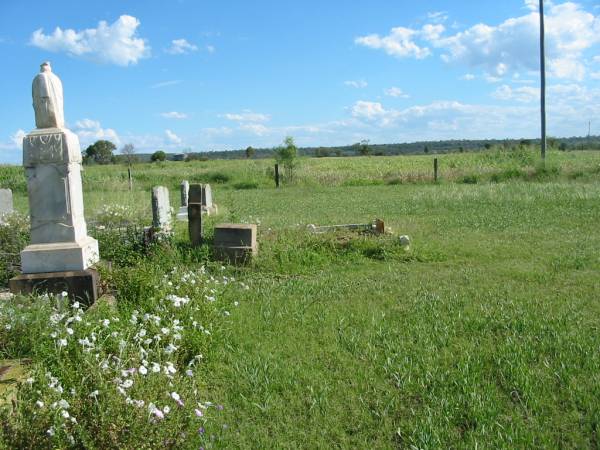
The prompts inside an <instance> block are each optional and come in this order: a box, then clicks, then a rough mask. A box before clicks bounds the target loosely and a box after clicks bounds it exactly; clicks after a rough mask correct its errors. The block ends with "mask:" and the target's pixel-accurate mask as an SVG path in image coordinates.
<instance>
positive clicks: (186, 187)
mask: <svg viewBox="0 0 600 450" xmlns="http://www.w3.org/2000/svg"><path fill="white" fill-rule="evenodd" d="M180 189H181V207H180V208H179V211H178V212H177V220H179V221H181V222H185V221H186V220H188V211H187V207H188V200H189V195H190V183H189V182H188V181H187V180H183V181H182V182H181V187H180Z"/></svg>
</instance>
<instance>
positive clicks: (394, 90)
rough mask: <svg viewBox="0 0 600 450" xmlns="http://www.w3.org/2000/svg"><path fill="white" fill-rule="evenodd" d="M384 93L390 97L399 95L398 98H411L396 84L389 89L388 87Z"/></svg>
mask: <svg viewBox="0 0 600 450" xmlns="http://www.w3.org/2000/svg"><path fill="white" fill-rule="evenodd" d="M384 93H385V95H387V96H388V97H397V98H409V97H410V96H409V95H408V94H406V93H405V92H404V91H403V90H402V89H400V88H399V87H395V86H393V87H391V88H389V89H386V90H385V91H384Z"/></svg>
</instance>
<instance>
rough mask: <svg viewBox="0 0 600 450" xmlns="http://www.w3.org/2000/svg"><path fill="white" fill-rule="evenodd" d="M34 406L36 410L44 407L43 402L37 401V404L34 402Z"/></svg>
mask: <svg viewBox="0 0 600 450" xmlns="http://www.w3.org/2000/svg"><path fill="white" fill-rule="evenodd" d="M35 406H37V407H38V408H43V407H44V402H42V401H40V400H38V401H37V402H35Z"/></svg>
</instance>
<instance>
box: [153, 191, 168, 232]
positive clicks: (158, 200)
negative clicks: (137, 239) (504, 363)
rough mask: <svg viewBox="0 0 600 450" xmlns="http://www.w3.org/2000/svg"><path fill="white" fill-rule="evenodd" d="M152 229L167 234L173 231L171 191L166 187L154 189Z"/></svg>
mask: <svg viewBox="0 0 600 450" xmlns="http://www.w3.org/2000/svg"><path fill="white" fill-rule="evenodd" d="M152 227H153V228H154V229H155V230H160V231H163V232H167V233H168V232H170V231H171V205H170V203H169V190H168V189H167V188H166V187H164V186H155V187H153V188H152Z"/></svg>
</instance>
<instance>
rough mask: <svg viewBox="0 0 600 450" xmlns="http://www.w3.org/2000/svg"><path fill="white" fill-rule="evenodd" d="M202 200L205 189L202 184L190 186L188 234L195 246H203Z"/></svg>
mask: <svg viewBox="0 0 600 450" xmlns="http://www.w3.org/2000/svg"><path fill="white" fill-rule="evenodd" d="M202 198H203V188H202V185H201V184H190V188H189V197H188V202H189V203H188V207H187V211H188V233H189V235H190V242H191V243H192V245H193V246H198V245H200V244H202V233H203V231H204V230H203V224H202Z"/></svg>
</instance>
